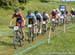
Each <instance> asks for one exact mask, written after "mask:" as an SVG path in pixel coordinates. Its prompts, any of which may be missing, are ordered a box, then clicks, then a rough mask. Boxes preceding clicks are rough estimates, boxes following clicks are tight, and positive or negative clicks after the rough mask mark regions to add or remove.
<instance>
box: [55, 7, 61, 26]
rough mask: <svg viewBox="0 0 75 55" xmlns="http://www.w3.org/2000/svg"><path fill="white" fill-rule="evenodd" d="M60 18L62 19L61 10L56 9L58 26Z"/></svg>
mask: <svg viewBox="0 0 75 55" xmlns="http://www.w3.org/2000/svg"><path fill="white" fill-rule="evenodd" d="M59 18H60V10H59V9H58V8H57V9H56V24H57V26H58V24H59Z"/></svg>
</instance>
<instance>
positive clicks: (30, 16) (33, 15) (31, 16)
mask: <svg viewBox="0 0 75 55" xmlns="http://www.w3.org/2000/svg"><path fill="white" fill-rule="evenodd" d="M26 18H28V19H34V18H35V14H33V13H31V14H30V15H27V16H26Z"/></svg>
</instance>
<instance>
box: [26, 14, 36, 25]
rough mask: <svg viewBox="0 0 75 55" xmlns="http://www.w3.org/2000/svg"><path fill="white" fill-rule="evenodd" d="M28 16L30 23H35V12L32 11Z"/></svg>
mask: <svg viewBox="0 0 75 55" xmlns="http://www.w3.org/2000/svg"><path fill="white" fill-rule="evenodd" d="M26 18H28V24H34V18H36V17H35V14H33V13H31V14H30V15H27V16H26Z"/></svg>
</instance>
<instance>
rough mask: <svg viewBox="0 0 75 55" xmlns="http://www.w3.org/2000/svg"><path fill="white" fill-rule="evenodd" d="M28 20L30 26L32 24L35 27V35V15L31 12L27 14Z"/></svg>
mask: <svg viewBox="0 0 75 55" xmlns="http://www.w3.org/2000/svg"><path fill="white" fill-rule="evenodd" d="M26 18H27V19H28V24H31V25H32V26H33V33H34V34H35V24H36V22H37V20H36V16H35V14H34V13H32V11H31V10H29V11H28V12H27V15H26Z"/></svg>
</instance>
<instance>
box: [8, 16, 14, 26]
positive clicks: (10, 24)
mask: <svg viewBox="0 0 75 55" xmlns="http://www.w3.org/2000/svg"><path fill="white" fill-rule="evenodd" d="M14 17H15V16H14V15H13V16H12V19H11V20H10V23H9V25H10V26H11V25H12V22H13V19H14Z"/></svg>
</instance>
